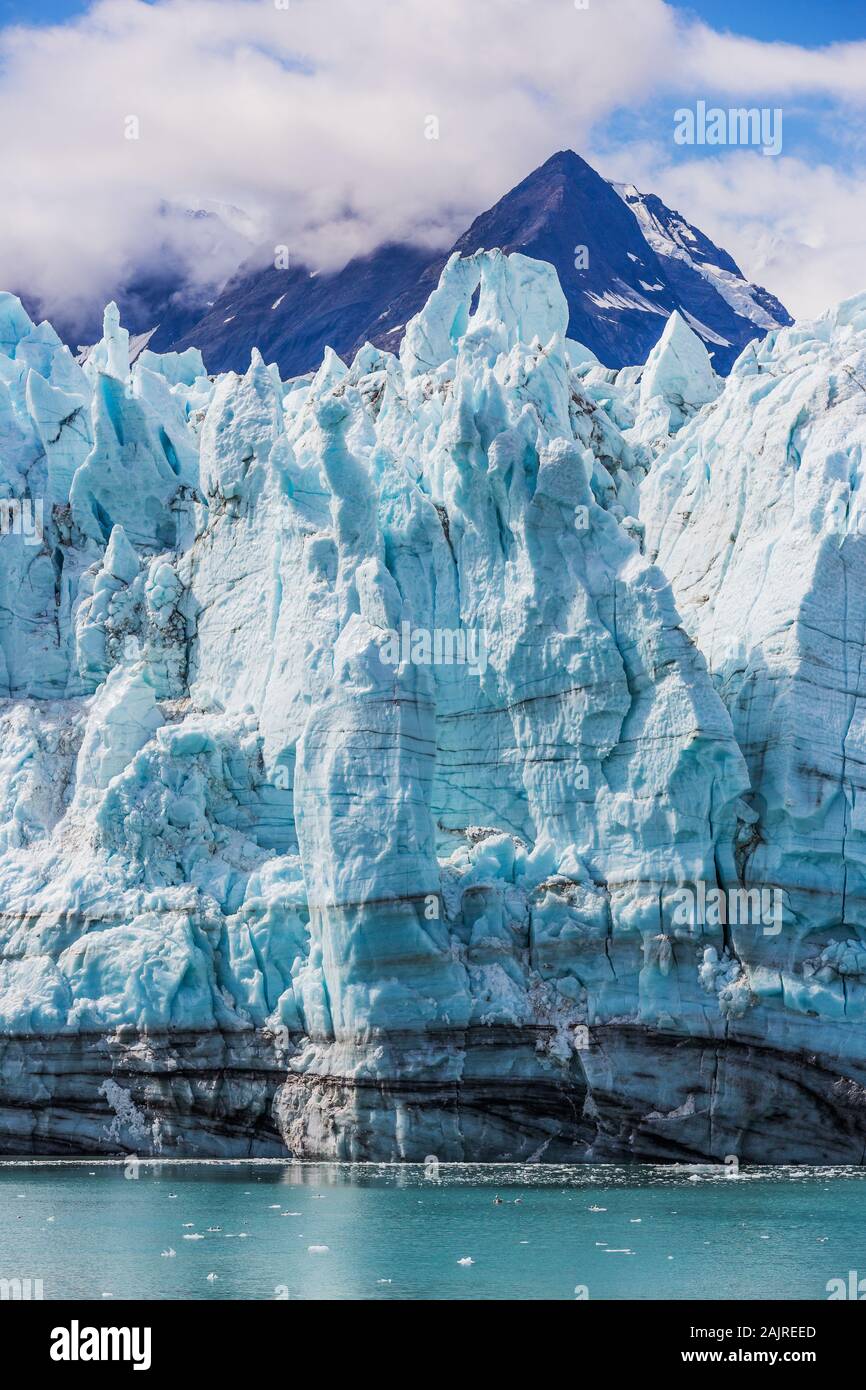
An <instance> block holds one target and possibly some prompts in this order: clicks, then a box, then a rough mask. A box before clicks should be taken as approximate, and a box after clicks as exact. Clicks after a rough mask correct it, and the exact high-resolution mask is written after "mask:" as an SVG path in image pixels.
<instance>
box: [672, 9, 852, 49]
mask: <svg viewBox="0 0 866 1390" xmlns="http://www.w3.org/2000/svg"><path fill="white" fill-rule="evenodd" d="M672 3H673V4H674V5H675V6H676V8H677V9H680V10H686V11H688V12H690V13H691V14H695V15H698V16H699V18H701V19H703V20H704V21H705V22H706V23H707V24H710V25H712V27H713V28H714V29H718V30H720V31H725V30H731V31H732V32H733V33H735V34H745V35H748V36H749V37H750V38H754V39H766V40H769V41H776V42H782V43H798V44H802V45H804V46H805V47H808V48H819V47H821V46H822V45H824V44H828V43H835V42H839V41H842V40H850V39H864V38H866V4H864V0H672Z"/></svg>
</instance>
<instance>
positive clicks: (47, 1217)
mask: <svg viewBox="0 0 866 1390" xmlns="http://www.w3.org/2000/svg"><path fill="white" fill-rule="evenodd" d="M45 1220H46V1221H53V1220H54V1217H53V1216H46V1218H45ZM824 1239H825V1240H826V1239H827V1237H826V1236H825V1237H824Z"/></svg>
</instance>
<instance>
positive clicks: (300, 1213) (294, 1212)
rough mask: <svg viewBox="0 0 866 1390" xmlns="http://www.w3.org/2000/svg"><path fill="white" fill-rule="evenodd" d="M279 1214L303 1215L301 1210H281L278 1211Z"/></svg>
mask: <svg viewBox="0 0 866 1390" xmlns="http://www.w3.org/2000/svg"><path fill="white" fill-rule="evenodd" d="M280 1215H281V1216H301V1215H303V1213H302V1212H299V1211H282V1212H280Z"/></svg>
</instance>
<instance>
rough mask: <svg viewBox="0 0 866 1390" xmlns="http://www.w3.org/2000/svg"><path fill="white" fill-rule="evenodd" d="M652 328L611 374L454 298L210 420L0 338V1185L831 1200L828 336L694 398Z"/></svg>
mask: <svg viewBox="0 0 866 1390" xmlns="http://www.w3.org/2000/svg"><path fill="white" fill-rule="evenodd" d="M573 244H574V238H573V237H572V238H571V240H570V245H573ZM635 254H637V252H635ZM659 327H660V328H661V329H662V332H661V336H660V338H659V340H658V342H657V344H656V346H655V347H654V348H653V349H652V351H651V352H650V354H649V356H648V358H647V360H646V362H644V363H643V364H636V365H634V366H632V367H629V368H623V369H622V370H621V371H616V370H613V369H608V368H606V367H604V366H602V365H601V364H600V363H599V362H598V361H597V359H595V358H594V357H593V355H592V354H589V353H587V351H586V349H585V348H584V347H583V345H582V344H581V343H580V342H577V341H575V340H574V339H572V338H571V337H570V336H569V332H568V329H569V310H568V305H567V302H566V300H565V297H564V295H563V292H562V290H561V287H560V285H559V283H558V280H557V277H556V273H555V271H554V270H553V268H552V266H550V265H549V264H547V263H546V262H543V261H538V260H533V259H531V258H528V257H526V256H522V255H517V254H515V255H508V256H507V255H504V254H502V253H501V252H498V251H485V252H478V253H476V254H473V255H471V256H466V257H463V256H460V255H455V256H453V257H451V258H450V259H449V261H448V262H447V264H446V265H445V267H444V269H443V271H442V274H441V276H440V278H439V282H438V284H437V286H436V287H435V289H434V290H433V292H432V294H431V295H430V297H429V300H428V302H427V304H426V305H425V307H424V308H423V309H422V310H421V311H420V312H419V313H417V314H416V315H414V316H413V317H411V318H410V319H409V321H408V323H407V324H406V327H405V333H404V336H403V339H402V342H401V344H400V347H399V351H398V352H391V351H388V350H386V349H384V348H378V347H375V346H372V345H371V344H369V343H367V344H365V345H363V346H362V347H361V348H360V349H359V350H358V351H357V353H355V354H354V356H353V357H352V359H351V360H350V361H346V362H344V361H342V360H341V359H340V358H339V357H338V356H337V355H336V354H335V353H333V352H328V353H326V354H325V357H324V360H323V361H322V363H321V365H320V367H319V368H318V370H317V371H316V372H315V373H314V374H309V375H305V376H303V377H299V378H294V379H292V380H289V381H283V380H281V379H280V374H279V372H278V371H277V370H276V369H275V368H274V366H273V365H272V364H271V365H269V364H268V363H266V362H265V361H264V360H263V358H262V357H261V355H260V354H259V353H258V352H254V353H253V354H252V358H251V361H250V364H249V368H248V370H247V371H246V372H245V373H244V374H243V375H238V374H235V373H228V374H226V375H224V376H217V377H215V378H214V379H211V377H210V376H209V375H208V374H207V372H206V371H205V369H204V364H203V362H202V359H201V356H200V354H199V353H198V352H196V351H195V350H190V351H188V352H185V353H182V354H171V353H170V354H167V355H162V356H161V355H159V354H156V353H153V352H148V351H146V350H145V351H144V352H142V353H141V354H140V355H139V356H138V358H137V360H136V361H135V363H134V365H133V366H132V367H131V366H130V362H129V341H128V336H127V334H126V332H125V330H124V329H123V328H122V327H121V326H120V323H119V321H118V315H117V312H116V310H114V309H113V308H109V310H108V311H107V313H106V317H105V325H104V334H103V338H102V340H101V342H100V343H99V344H97V346H96V347H95V348H94V350H93V351H92V352H91V353H90V355H89V356H88V358H87V360H86V362H85V363H84V364H83V365H81V364H79V363H78V362H76V361H75V360H74V359H73V358H72V357H71V355H70V354H69V352H68V351H67V350H66V349H65V348H64V347H63V346H62V345H61V344H60V342H59V341H55V339H54V338H52V337H51V335H50V333H49V332H48V331H47V330H46V329H45V328H44V327H41V328H37V327H36V326H35V325H34V324H33V323H32V321H31V320H30V319H29V317H28V316H27V314H26V313H25V312H24V310H23V308H22V307H21V305H20V303H19V302H18V301H17V300H16V299H14V298H13V297H12V296H3V297H0V345H2V353H3V358H2V360H3V362H4V363H5V365H4V366H3V372H2V377H3V380H4V382H5V383H6V389H5V392H4V394H3V395H2V396H0V402H8V405H7V406H6V407H5V408H6V409H7V410H8V411H10V412H12V413H13V414H14V428H15V437H16V439H18V441H19V460H20V459H25V460H29V461H31V462H32V461H34V460H38V470H37V471H38V474H39V478H40V481H41V480H44V484H45V486H44V493H45V501H46V505H45V544H44V546H43V547H41V548H39V549H36V548H32V547H28V546H27V545H26V544H25V541H24V538H23V537H22V536H15V535H10V536H7V537H5V538H4V539H3V541H2V543H0V612H2V613H3V615H4V620H3V622H2V623H0V658H2V659H0V697H2V698H0V748H2V750H3V769H4V772H3V776H2V777H0V902H2V906H3V912H2V914H0V952H2V955H3V969H2V972H0V1028H2V1030H3V1032H4V1033H6V1034H8V1035H9V1036H11V1037H13V1038H14V1047H15V1067H14V1069H13V1070H12V1071H11V1072H10V1071H9V1069H8V1068H3V1069H2V1070H0V1146H3V1147H5V1149H6V1151H7V1152H14V1153H17V1154H19V1155H20V1154H21V1153H28V1152H30V1151H31V1150H33V1149H37V1150H38V1151H39V1152H42V1153H45V1152H48V1151H49V1150H50V1151H56V1152H59V1153H62V1154H65V1155H68V1154H70V1153H75V1152H78V1153H87V1154H94V1153H107V1154H114V1155H116V1154H117V1153H118V1151H121V1152H127V1153H135V1154H138V1155H139V1156H142V1157H143V1156H146V1155H154V1156H162V1157H164V1158H170V1157H172V1156H175V1155H178V1154H180V1155H182V1156H184V1157H192V1158H196V1157H214V1156H219V1157H235V1156H238V1157H239V1156H243V1157H245V1158H248V1157H274V1156H285V1155H286V1154H291V1155H293V1156H297V1157H299V1158H304V1159H332V1158H333V1159H347V1160H359V1161H378V1160H417V1161H419V1162H423V1161H424V1160H425V1159H426V1158H428V1157H429V1156H430V1155H436V1156H437V1158H438V1159H440V1160H442V1161H443V1162H447V1161H451V1160H455V1161H463V1160H474V1161H478V1162H484V1161H498V1160H503V1159H504V1158H505V1157H506V1156H507V1157H509V1158H510V1159H511V1160H512V1161H515V1162H516V1161H519V1160H523V1159H529V1158H532V1157H534V1156H537V1155H538V1154H540V1153H543V1154H544V1158H545V1161H549V1162H566V1163H579V1162H589V1163H592V1162H607V1161H610V1162H613V1161H617V1160H619V1159H628V1160H629V1161H634V1160H636V1159H644V1158H647V1159H651V1160H658V1159H660V1158H682V1157H684V1156H687V1157H688V1158H690V1159H693V1160H695V1161H702V1160H706V1161H712V1160H713V1159H715V1160H719V1159H720V1158H721V1157H722V1156H724V1155H725V1154H736V1155H737V1156H738V1158H739V1160H740V1162H741V1163H742V1164H747V1163H750V1162H767V1161H774V1162H794V1161H797V1162H831V1161H833V1162H850V1163H859V1161H860V1159H861V1156H862V1151H863V1138H862V1125H863V1118H862V1117H863V1106H862V1097H863V1095H864V1094H866V1029H864V1027H863V1024H864V1022H866V946H864V944H863V943H864V940H866V875H864V871H863V865H864V863H866V821H864V818H863V817H862V816H861V815H860V814H859V812H858V810H857V808H858V807H860V806H862V805H863V804H866V720H864V719H863V718H862V714H861V712H862V709H863V708H866V659H864V658H866V652H864V631H866V540H864V538H863V536H862V535H861V534H860V530H859V528H858V526H857V525H856V524H855V521H856V518H857V516H858V515H859V514H860V513H861V512H862V511H863V509H864V502H866V482H864V480H863V478H862V475H861V474H860V473H859V472H858V471H857V470H855V469H852V468H851V466H850V457H851V451H852V450H858V449H859V450H861V451H864V452H866V392H864V390H863V389H862V386H861V385H859V384H858V383H859V382H861V381H863V380H864V379H866V296H862V297H859V298H856V299H853V300H850V301H847V302H846V303H844V304H842V305H840V306H839V307H838V308H836V309H834V310H833V311H832V312H829V313H828V314H826V315H825V316H824V317H823V318H821V319H819V320H817V321H816V322H814V323H799V324H797V325H795V326H794V327H791V328H784V329H780V330H778V331H774V332H773V333H771V334H770V335H769V337H768V338H767V339H765V341H764V342H762V343H760V344H753V345H751V346H750V347H749V348H748V349H747V350H745V351H743V352H741V353H740V354H739V356H738V359H737V361H736V363H735V365H734V367H733V370H732V372H731V375H730V377H728V378H727V379H726V380H724V381H723V380H722V379H721V378H720V377H719V376H718V375H717V374H716V372H715V371H714V369H713V364H712V361H711V359H710V357H709V355H708V352H707V349H706V347H705V345H704V344H703V343H702V341H701V339H700V337H699V335H698V334H697V333H696V332H695V331H694V329H693V328H692V327H690V326H689V323H688V322H687V321H686V319H685V318H684V317H683V316H681V315H679V314H678V313H671V314H670V316H669V317H668V318H667V319H666V320H664V321H663V320H662V319H661V317H659ZM37 346H38V349H39V350H38V352H37V351H36V348H37ZM34 363H35V364H36V365H34ZM2 408H3V406H2V404H0V409H2ZM73 413H74V414H75V421H76V428H75V429H74V430H71V429H70V428H68V427H66V428H64V429H63V430H62V431H59V430H58V426H59V423H60V422H61V421H62V420H65V419H67V418H69V417H70V416H72V414H73ZM32 472H33V467H32V466H31V473H32ZM0 474H2V477H0V483H5V485H6V490H8V491H10V492H14V491H15V488H16V486H18V487H20V478H21V476H22V470H21V468H19V467H17V465H16V461H15V460H10V459H9V458H8V457H7V455H6V454H0ZM34 476H35V474H34ZM16 480H17V481H16ZM831 501H832V503H833V505H834V506H835V505H837V504H838V506H840V507H843V506H844V509H845V513H846V516H847V517H848V518H849V521H850V525H849V527H848V529H847V530H846V532H845V534H844V535H842V536H841V537H840V536H837V535H832V536H831V535H828V532H827V527H826V523H825V507H826V506H829V505H830V503H831ZM576 518H579V519H580V524H576ZM584 523H586V524H584ZM437 634H438V638H437ZM460 634H463V637H462V638H461V637H460ZM386 644H390V645H386ZM383 646H384V647H385V649H386V652H385V654H386V655H387V656H388V657H390V660H387V659H383ZM437 658H438V659H437ZM473 668H474V669H473ZM702 883H703V884H704V885H711V886H712V889H713V891H716V890H717V891H719V892H721V893H722V894H723V895H724V897H723V899H722V900H721V901H720V902H719V903H718V904H716V902H715V900H713V901H712V902H711V900H710V889H709V887H708V888H707V889H706V890H705V895H704V898H703V902H702V907H701V910H700V911H698V902H697V898H696V899H695V902H694V903H693V904H689V907H690V908H691V907H693V908H694V911H686V912H685V914H684V915H685V919H686V920H685V921H684V922H682V921H680V917H681V916H683V909H684V907H685V906H686V904H685V903H684V901H683V900H682V898H679V897H677V895H676V892H675V886H676V885H694V886H695V891H696V893H697V892H698V891H699V890H698V888H697V885H699V884H702ZM748 885H773V890H772V893H771V896H770V898H769V899H767V898H766V897H765V896H764V895H763V892H762V893H759V894H758V896H757V898H756V897H755V891H756V890H755V889H751V888H747V886H748ZM744 890H745V892H746V896H745V898H744V897H743V892H744ZM722 902H723V904H724V912H722V910H721V907H722ZM782 902H784V908H785V911H784V918H782V916H781V913H780V910H779V909H780V904H781V903H782ZM70 905H73V906H74V911H73V910H71V906H70ZM716 906H718V911H716V910H714V909H715V908H716ZM58 1057H61V1058H62V1065H59V1064H57V1063H56V1061H55V1059H56V1058H58Z"/></svg>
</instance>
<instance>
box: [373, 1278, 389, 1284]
mask: <svg viewBox="0 0 866 1390" xmlns="http://www.w3.org/2000/svg"><path fill="white" fill-rule="evenodd" d="M376 1283H377V1284H390V1283H391V1280H390V1279H377V1280H376Z"/></svg>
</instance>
